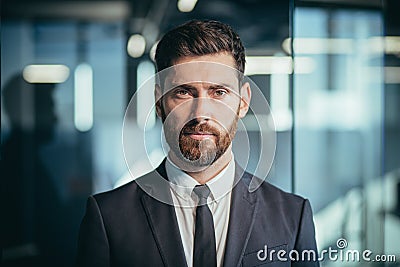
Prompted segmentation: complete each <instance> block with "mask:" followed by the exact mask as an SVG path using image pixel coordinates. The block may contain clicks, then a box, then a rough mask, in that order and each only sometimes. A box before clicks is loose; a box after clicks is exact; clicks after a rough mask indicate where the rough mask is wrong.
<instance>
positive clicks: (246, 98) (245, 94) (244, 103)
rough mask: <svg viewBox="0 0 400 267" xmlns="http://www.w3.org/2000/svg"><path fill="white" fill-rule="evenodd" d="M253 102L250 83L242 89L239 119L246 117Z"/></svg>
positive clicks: (245, 84)
mask: <svg viewBox="0 0 400 267" xmlns="http://www.w3.org/2000/svg"><path fill="white" fill-rule="evenodd" d="M250 101H251V88H250V84H249V83H248V82H246V83H244V84H243V85H242V87H241V88H240V107H239V118H243V117H244V116H246V114H247V112H248V111H249V107H250Z"/></svg>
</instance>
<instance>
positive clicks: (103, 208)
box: [77, 162, 319, 267]
mask: <svg viewBox="0 0 400 267" xmlns="http://www.w3.org/2000/svg"><path fill="white" fill-rule="evenodd" d="M236 166H238V165H237V164H236ZM239 168H240V167H237V168H236V175H235V176H236V177H235V179H240V180H239V181H238V182H237V184H236V186H235V187H234V188H233V191H232V196H231V211H230V218H229V226H228V234H227V241H226V242H227V243H226V248H225V254H224V261H223V266H226V267H230V266H264V265H265V266H268V267H273V266H307V267H308V266H319V263H318V261H308V260H307V261H291V260H290V258H289V254H290V255H292V258H295V255H296V254H295V253H291V251H292V250H296V251H298V252H299V255H300V256H299V260H301V259H302V258H301V254H302V251H305V250H306V251H309V250H311V251H313V252H315V253H316V251H317V249H316V244H315V234H314V224H313V220H312V211H311V207H310V204H309V202H308V200H306V199H303V198H301V197H299V196H296V195H293V194H289V193H286V192H283V191H282V190H280V189H278V188H276V187H274V186H272V185H271V184H269V183H267V182H263V184H262V185H261V186H260V187H259V188H258V189H257V190H256V191H254V192H249V190H248V188H249V183H250V181H251V179H252V178H253V176H252V175H251V174H249V173H247V172H243V171H240V170H239ZM156 171H157V172H158V173H160V174H162V175H163V176H164V177H166V174H165V173H166V172H165V166H164V162H163V163H162V164H161V165H160V166H159V167H158V168H157V170H156ZM157 172H155V171H153V172H151V173H149V174H147V175H145V176H143V177H141V178H138V179H147V180H145V181H146V183H147V184H148V185H150V186H151V185H152V184H156V183H157V182H156V181H157V179H160V178H155V177H159V176H158V174H157ZM238 173H243V175H242V177H237V176H238ZM142 181H143V180H142ZM142 184H143V183H141V185H142ZM169 192H170V191H169V189H168V190H165V193H166V194H169ZM265 246H267V253H268V256H267V258H266V259H265V260H263V258H262V256H264V255H265ZM260 250H262V251H261V252H260ZM272 250H274V251H275V252H272ZM280 250H284V251H285V252H280V253H281V254H280V258H281V259H285V258H286V259H287V261H282V260H279V258H278V255H277V252H278V251H280ZM257 254H258V256H257ZM269 255H272V257H269ZM304 255H306V257H305V258H306V259H308V256H307V255H312V253H311V254H310V252H306V253H305V254H304ZM260 256H261V260H260ZM77 266H99V267H100V266H170V267H180V266H187V265H186V259H185V254H184V251H183V245H182V241H181V237H180V232H179V228H178V223H177V218H176V214H175V209H174V207H173V206H171V205H168V204H165V203H162V202H160V201H158V200H156V199H154V198H153V197H152V196H150V195H148V194H147V193H146V192H145V191H144V190H143V189H142V188H141V186H139V185H138V183H137V182H136V181H132V182H130V183H128V184H126V185H124V186H122V187H119V188H117V189H114V190H112V191H109V192H105V193H101V194H97V195H94V196H91V197H89V199H88V202H87V209H86V214H85V216H84V218H83V221H82V224H81V229H80V234H79V241H78V254H77Z"/></svg>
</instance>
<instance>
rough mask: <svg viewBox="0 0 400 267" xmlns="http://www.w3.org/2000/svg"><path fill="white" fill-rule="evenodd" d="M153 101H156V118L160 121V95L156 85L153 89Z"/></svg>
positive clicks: (159, 88)
mask: <svg viewBox="0 0 400 267" xmlns="http://www.w3.org/2000/svg"><path fill="white" fill-rule="evenodd" d="M154 99H155V100H156V103H155V106H156V113H157V116H158V117H159V118H160V119H162V106H161V105H162V93H161V87H160V86H159V85H158V84H156V86H155V87H154Z"/></svg>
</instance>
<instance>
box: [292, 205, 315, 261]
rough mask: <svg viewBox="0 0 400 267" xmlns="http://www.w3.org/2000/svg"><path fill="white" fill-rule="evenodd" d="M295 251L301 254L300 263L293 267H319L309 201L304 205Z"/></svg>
mask: <svg viewBox="0 0 400 267" xmlns="http://www.w3.org/2000/svg"><path fill="white" fill-rule="evenodd" d="M294 250H296V251H297V252H298V253H299V261H294V262H293V263H292V266H293V267H319V261H318V250H317V245H316V242H315V228H314V221H313V215H312V210H311V206H310V202H309V201H308V200H307V199H306V200H305V201H304V204H303V212H302V215H301V218H300V224H299V231H298V233H297V238H296V243H295V247H294Z"/></svg>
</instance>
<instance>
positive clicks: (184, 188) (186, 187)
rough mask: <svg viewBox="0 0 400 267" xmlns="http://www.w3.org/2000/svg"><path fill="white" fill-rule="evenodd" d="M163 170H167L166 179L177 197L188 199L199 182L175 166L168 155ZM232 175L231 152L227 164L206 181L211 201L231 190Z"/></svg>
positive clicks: (232, 161) (233, 169)
mask: <svg viewBox="0 0 400 267" xmlns="http://www.w3.org/2000/svg"><path fill="white" fill-rule="evenodd" d="M165 170H166V172H167V176H168V179H169V181H170V182H171V183H170V185H171V188H172V189H173V190H172V191H173V192H174V193H175V194H176V195H177V196H178V197H181V198H183V199H184V200H189V201H190V200H191V196H192V191H193V188H194V187H195V186H196V185H199V184H200V183H199V182H197V181H196V180H195V179H194V178H193V177H191V176H190V175H189V174H187V173H185V172H184V171H182V170H181V169H180V168H179V167H178V166H176V165H175V164H174V163H173V162H172V161H171V160H170V159H169V157H167V160H166V162H165ZM234 175H235V160H234V156H233V153H232V157H231V160H230V161H229V163H228V165H227V166H226V167H225V168H224V169H222V171H220V172H219V173H218V174H217V175H216V176H215V177H214V178H212V179H211V180H210V181H208V182H207V183H206V184H207V185H208V187H209V188H210V191H211V194H210V196H211V199H212V201H216V202H218V201H219V200H220V199H221V198H222V197H223V196H225V195H226V194H227V193H229V192H230V191H231V190H232V187H233V181H234Z"/></svg>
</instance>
